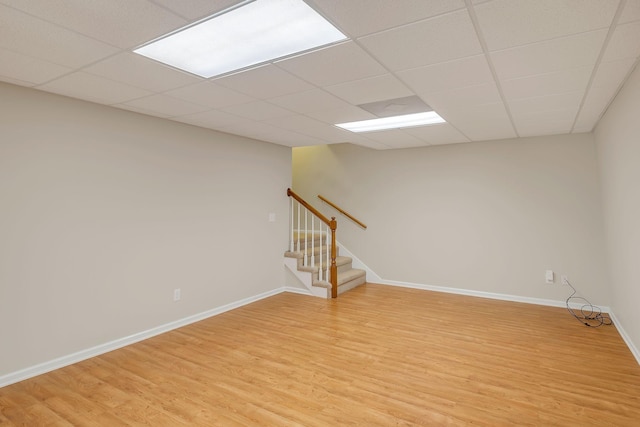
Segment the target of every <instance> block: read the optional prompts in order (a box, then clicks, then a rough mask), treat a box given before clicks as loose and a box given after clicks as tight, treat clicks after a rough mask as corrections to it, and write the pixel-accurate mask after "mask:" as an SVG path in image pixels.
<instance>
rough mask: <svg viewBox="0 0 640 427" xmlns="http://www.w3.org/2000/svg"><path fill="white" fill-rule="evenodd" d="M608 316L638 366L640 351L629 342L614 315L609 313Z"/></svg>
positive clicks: (625, 332)
mask: <svg viewBox="0 0 640 427" xmlns="http://www.w3.org/2000/svg"><path fill="white" fill-rule="evenodd" d="M609 316H611V320H613V324H614V325H616V329H617V330H618V333H620V336H621V337H622V339H623V340H624V342H625V343H627V347H629V350H631V354H633V357H635V358H636V361H637V362H638V365H640V351H638V348H637V347H636V346H635V345H634V344H633V341H631V338H630V337H629V335H628V334H627V331H625V330H624V328H623V327H622V324H621V323H620V322H619V321H618V319H617V318H616V315H615V314H613V313H612V312H609Z"/></svg>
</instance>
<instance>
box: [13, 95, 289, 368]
mask: <svg viewBox="0 0 640 427" xmlns="http://www.w3.org/2000/svg"><path fill="white" fill-rule="evenodd" d="M0 100H1V101H0V218H1V220H0V377H1V376H2V375H3V374H7V373H11V372H15V371H17V370H20V369H24V368H28V367H30V366H33V365H36V364H39V363H43V362H47V361H50V360H52V359H54V358H58V357H63V356H66V355H68V354H71V353H74V352H78V351H82V350H84V349H87V348H90V347H92V346H96V345H100V344H103V343H106V342H110V341H112V340H117V339H120V338H122V337H126V336H129V335H131V334H135V333H138V332H140V331H145V330H148V329H151V328H154V327H157V326H158V325H163V324H166V323H169V322H172V321H175V320H177V319H182V318H185V317H188V316H191V315H194V314H197V313H202V312H205V311H207V310H210V309H212V308H215V307H219V306H223V305H225V304H228V303H231V302H234V301H238V300H241V299H244V298H247V297H251V296H254V295H257V294H260V293H263V292H266V291H269V290H272V289H276V288H280V287H282V286H283V284H284V281H285V276H284V273H283V266H282V256H283V253H284V251H285V250H286V247H287V235H288V232H287V228H288V225H287V223H288V220H287V218H288V216H287V214H288V198H287V196H286V188H287V187H288V186H290V182H291V149H290V148H288V147H283V146H278V145H274V144H269V143H264V142H258V141H253V140H250V139H246V138H241V137H237V136H232V135H227V134H223V133H217V132H213V131H209V130H205V129H201V128H197V127H193V126H188V125H183V124H179V123H175V122H170V121H166V120H161V119H157V118H153V117H148V116H144V115H140V114H137V113H133V112H128V111H123V110H118V109H114V108H110V107H106V106H100V105H96V104H91V103H87V102H82V101H78V100H73V99H70V98H65V97H61V96H57V95H52V94H47V93H44V92H39V91H36V90H32V89H27V88H23V87H18V86H13V85H8V84H0ZM269 213H275V214H276V221H275V222H269V221H268V217H269ZM176 288H180V289H181V300H180V301H178V302H174V301H173V292H174V289H176Z"/></svg>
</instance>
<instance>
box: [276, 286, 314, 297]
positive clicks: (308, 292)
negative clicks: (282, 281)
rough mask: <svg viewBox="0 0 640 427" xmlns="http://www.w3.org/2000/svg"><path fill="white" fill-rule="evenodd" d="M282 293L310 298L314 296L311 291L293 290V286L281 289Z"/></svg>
mask: <svg viewBox="0 0 640 427" xmlns="http://www.w3.org/2000/svg"><path fill="white" fill-rule="evenodd" d="M282 291H283V292H291V293H292V294H300V295H307V296H310V297H314V296H316V295H314V294H313V293H311V291H310V290H308V289H302V288H295V287H293V286H285V287H284V288H282Z"/></svg>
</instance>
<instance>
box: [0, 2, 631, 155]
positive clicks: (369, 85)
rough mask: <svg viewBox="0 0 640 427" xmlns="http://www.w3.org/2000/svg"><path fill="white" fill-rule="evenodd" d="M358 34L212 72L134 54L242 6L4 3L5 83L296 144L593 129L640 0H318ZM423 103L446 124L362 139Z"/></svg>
mask: <svg viewBox="0 0 640 427" xmlns="http://www.w3.org/2000/svg"><path fill="white" fill-rule="evenodd" d="M306 2H307V4H309V5H310V6H311V7H313V8H314V9H316V10H317V11H318V12H319V13H321V14H322V15H323V16H324V17H325V18H327V19H328V20H329V21H330V22H332V23H333V24H334V25H335V26H336V27H338V29H340V30H341V31H342V32H343V33H344V34H346V35H347V36H348V37H349V40H347V41H345V42H343V43H340V44H337V45H333V46H331V47H327V48H324V49H321V50H318V51H314V52H311V53H307V54H304V55H299V56H293V57H290V58H286V59H283V60H279V61H274V62H271V63H267V64H264V65H261V66H258V67H255V68H252V69H248V70H245V71H242V72H238V73H235V74H232V75H227V76H223V77H218V78H212V79H203V78H200V77H197V76H194V75H191V74H188V73H184V72H181V71H177V70H174V69H172V68H169V67H167V66H165V65H162V64H159V63H157V62H154V61H153V60H150V59H147V58H145V57H142V56H139V55H136V54H134V53H132V50H133V49H134V48H136V47H138V46H140V45H141V44H143V43H145V42H147V41H149V40H152V39H154V38H157V37H159V36H162V35H164V34H166V33H168V32H171V31H174V30H176V29H178V28H181V27H183V26H185V25H187V24H189V23H191V22H195V21H198V20H200V19H202V18H204V17H207V16H209V15H211V14H213V13H216V12H219V11H221V10H224V9H226V8H228V7H230V6H232V5H235V4H237V3H239V1H237V0H30V1H25V0H0V80H1V81H5V82H8V83H12V84H17V85H22V86H27V87H33V88H35V89H38V90H42V91H46V92H52V93H57V94H61V95H65V96H69V97H73V98H78V99H83V100H87V101H91V102H95V103H99V104H105V105H110V106H112V107H115V108H120V109H125V110H130V111H134V112H138V113H142V114H146V115H151V116H157V117H161V118H165V119H168V120H174V121H177V122H183V123H187V124H191V125H195V126H200V127H204V128H210V129H215V130H219V131H222V132H227V133H233V134H237V135H243V136H246V137H250V138H255V139H259V140H263V141H267V142H272V143H276V144H280V145H285V146H291V147H296V146H307V145H317V144H334V143H343V142H350V143H353V144H358V145H361V146H365V147H370V148H374V149H394V148H407V147H419V146H428V145H439V144H450V143H463V142H471V141H482V140H488V139H502V138H515V137H526V136H536V135H549V134H566V133H580V132H589V131H591V130H592V129H593V127H594V126H595V125H596V123H597V122H598V120H599V118H600V117H601V116H602V114H603V112H604V111H605V110H606V108H607V106H608V105H609V103H610V102H611V100H612V99H613V98H614V97H615V95H616V93H617V92H618V90H619V89H620V87H621V86H622V84H623V83H624V81H625V79H626V78H627V77H628V75H629V74H630V73H631V71H632V70H633V68H634V67H635V66H636V65H637V63H638V58H639V57H640V0H306ZM410 96H418V97H420V98H421V99H422V101H424V102H425V103H426V104H428V105H429V106H431V108H433V109H434V110H435V111H436V112H437V113H438V114H440V115H441V116H442V117H443V118H444V119H445V120H447V123H446V124H440V125H433V126H423V127H416V128H409V129H403V130H390V131H380V132H371V133H365V134H353V133H351V132H348V131H345V130H342V129H339V128H337V127H335V126H334V123H342V122H349V121H356V120H364V119H368V118H375V116H374V115H373V114H372V113H370V112H368V111H366V110H364V109H362V108H360V107H358V105H360V104H368V103H373V102H378V101H384V100H387V99H393V98H403V97H410Z"/></svg>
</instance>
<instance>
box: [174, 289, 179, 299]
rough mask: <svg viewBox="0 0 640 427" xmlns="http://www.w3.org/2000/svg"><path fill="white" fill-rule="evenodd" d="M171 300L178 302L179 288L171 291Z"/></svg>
mask: <svg viewBox="0 0 640 427" xmlns="http://www.w3.org/2000/svg"><path fill="white" fill-rule="evenodd" d="M173 300H174V301H180V288H178V289H174V290H173Z"/></svg>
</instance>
